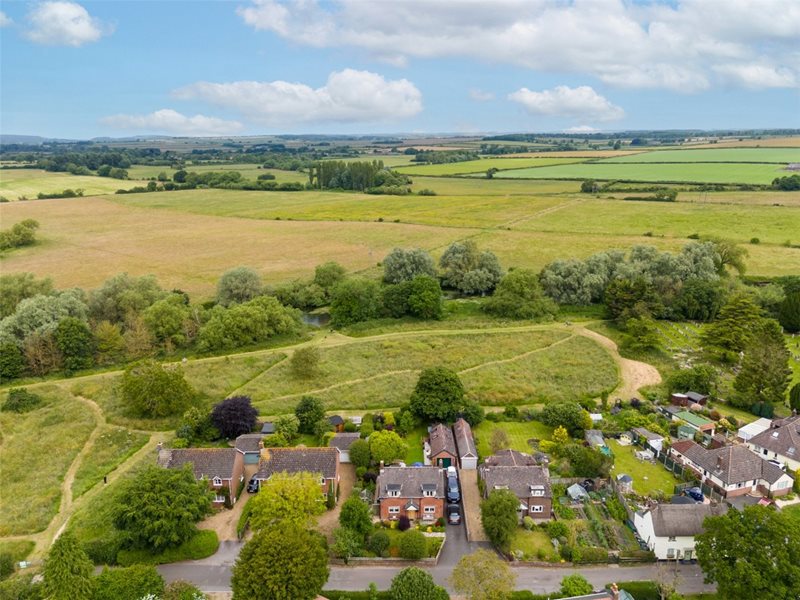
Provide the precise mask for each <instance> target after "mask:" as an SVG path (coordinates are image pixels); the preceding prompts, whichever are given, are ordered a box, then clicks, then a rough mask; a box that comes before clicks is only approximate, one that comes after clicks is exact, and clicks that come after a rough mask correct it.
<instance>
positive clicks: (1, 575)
mask: <svg viewBox="0 0 800 600" xmlns="http://www.w3.org/2000/svg"><path fill="white" fill-rule="evenodd" d="M13 573H14V557H13V556H11V554H9V553H8V552H3V553H0V581H2V580H3V579H6V578H7V577H8V576H9V575H11V574H13Z"/></svg>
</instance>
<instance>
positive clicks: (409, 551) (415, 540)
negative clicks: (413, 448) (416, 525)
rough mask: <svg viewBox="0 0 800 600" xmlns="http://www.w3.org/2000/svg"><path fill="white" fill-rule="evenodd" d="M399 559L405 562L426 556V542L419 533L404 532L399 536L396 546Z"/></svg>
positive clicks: (413, 531) (412, 531) (414, 531)
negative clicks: (403, 559)
mask: <svg viewBox="0 0 800 600" xmlns="http://www.w3.org/2000/svg"><path fill="white" fill-rule="evenodd" d="M398 548H399V550H400V557H401V558H405V559H407V560H419V559H420V558H425V557H426V556H427V555H428V541H427V540H426V539H425V536H424V535H422V533H420V532H419V531H416V530H410V531H406V532H405V533H404V534H403V535H401V536H400V542H399V544H398Z"/></svg>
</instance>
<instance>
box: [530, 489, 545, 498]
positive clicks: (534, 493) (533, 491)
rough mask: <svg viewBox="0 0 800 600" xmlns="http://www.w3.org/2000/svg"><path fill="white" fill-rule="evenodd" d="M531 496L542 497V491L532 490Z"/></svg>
mask: <svg viewBox="0 0 800 600" xmlns="http://www.w3.org/2000/svg"><path fill="white" fill-rule="evenodd" d="M531 496H540V497H542V496H544V490H532V491H531Z"/></svg>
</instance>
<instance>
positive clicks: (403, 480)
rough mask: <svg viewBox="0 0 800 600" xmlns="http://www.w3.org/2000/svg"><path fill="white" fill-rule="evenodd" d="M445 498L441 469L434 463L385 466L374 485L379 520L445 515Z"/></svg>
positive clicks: (424, 519)
mask: <svg viewBox="0 0 800 600" xmlns="http://www.w3.org/2000/svg"><path fill="white" fill-rule="evenodd" d="M444 498H445V491H444V470H443V469H439V468H437V467H386V468H385V469H382V470H381V472H380V474H379V475H378V480H377V482H376V485H375V503H376V504H377V505H378V512H379V514H380V518H381V521H394V520H397V519H399V518H400V517H408V519H409V520H411V521H415V520H418V519H419V520H422V521H435V520H436V519H439V518H441V517H444Z"/></svg>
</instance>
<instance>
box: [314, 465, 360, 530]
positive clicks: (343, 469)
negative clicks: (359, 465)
mask: <svg viewBox="0 0 800 600" xmlns="http://www.w3.org/2000/svg"><path fill="white" fill-rule="evenodd" d="M339 475H340V478H339V502H337V503H336V506H335V507H334V508H333V509H331V510H329V511H326V512H324V513H323V514H322V516H320V518H319V521H318V526H317V529H318V530H319V532H320V533H322V535H324V536H325V537H326V538H328V541H332V540H333V530H334V529H336V528H337V527H338V526H339V513H340V512H341V511H342V503H343V502H344V501H345V500H347V499H348V498H349V497H350V494H351V493H352V492H353V485H354V484H355V481H356V469H355V467H354V466H353V465H351V464H341V465H339Z"/></svg>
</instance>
